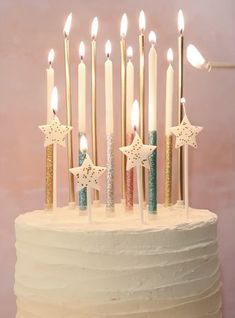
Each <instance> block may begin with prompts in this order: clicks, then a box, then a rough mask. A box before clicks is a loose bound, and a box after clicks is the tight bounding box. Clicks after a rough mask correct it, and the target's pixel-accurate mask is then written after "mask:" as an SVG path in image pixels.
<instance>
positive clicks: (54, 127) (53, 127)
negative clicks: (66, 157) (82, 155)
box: [39, 116, 72, 147]
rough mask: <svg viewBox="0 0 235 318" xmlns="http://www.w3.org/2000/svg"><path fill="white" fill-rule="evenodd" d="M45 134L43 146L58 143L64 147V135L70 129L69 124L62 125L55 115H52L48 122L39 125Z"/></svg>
mask: <svg viewBox="0 0 235 318" xmlns="http://www.w3.org/2000/svg"><path fill="white" fill-rule="evenodd" d="M39 129H41V131H42V132H43V133H44V135H45V142H44V147H47V146H49V145H52V144H58V145H61V146H63V147H65V137H66V135H67V134H68V133H69V131H70V130H71V129H72V127H70V126H66V125H62V124H61V123H60V121H59V118H58V117H57V116H54V118H53V120H52V121H51V122H50V124H47V125H42V126H39Z"/></svg>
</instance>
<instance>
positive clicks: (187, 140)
mask: <svg viewBox="0 0 235 318" xmlns="http://www.w3.org/2000/svg"><path fill="white" fill-rule="evenodd" d="M202 129H203V127H199V126H193V125H192V124H191V123H190V121H189V120H188V117H187V115H186V114H185V115H184V118H183V120H182V122H181V123H180V125H179V126H175V127H171V128H170V131H171V132H172V133H173V134H174V135H175V136H176V144H175V148H179V147H181V146H184V145H189V146H191V147H194V148H197V142H196V136H197V135H198V134H199V133H200V132H201V131H202Z"/></svg>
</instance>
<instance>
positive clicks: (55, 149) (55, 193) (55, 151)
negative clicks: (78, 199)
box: [50, 87, 58, 209]
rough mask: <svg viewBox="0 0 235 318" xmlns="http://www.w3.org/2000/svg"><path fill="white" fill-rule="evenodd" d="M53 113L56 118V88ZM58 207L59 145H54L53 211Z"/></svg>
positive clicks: (53, 96)
mask: <svg viewBox="0 0 235 318" xmlns="http://www.w3.org/2000/svg"><path fill="white" fill-rule="evenodd" d="M50 105H51V112H52V113H53V114H54V117H56V112H57V110H58V91H57V88H56V87H54V88H53V89H52V93H51V102H50ZM56 207H57V144H56V143H54V144H53V209H55V208H56Z"/></svg>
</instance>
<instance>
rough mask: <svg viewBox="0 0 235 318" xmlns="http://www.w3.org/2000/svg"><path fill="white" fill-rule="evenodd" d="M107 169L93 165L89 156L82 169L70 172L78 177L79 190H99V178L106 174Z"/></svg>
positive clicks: (77, 168)
mask: <svg viewBox="0 0 235 318" xmlns="http://www.w3.org/2000/svg"><path fill="white" fill-rule="evenodd" d="M105 170H106V168H104V167H98V166H95V165H94V164H93V162H92V161H91V158H90V157H89V155H88V154H86V157H85V159H84V161H83V163H82V165H81V166H80V167H76V168H72V169H69V171H70V172H71V173H72V174H73V175H74V176H75V177H76V180H77V190H78V191H80V190H82V189H83V188H87V187H89V188H94V189H97V190H99V182H98V179H99V177H100V176H101V175H102V174H103V173H104V172H105Z"/></svg>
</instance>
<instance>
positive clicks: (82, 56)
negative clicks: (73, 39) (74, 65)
mask: <svg viewBox="0 0 235 318" xmlns="http://www.w3.org/2000/svg"><path fill="white" fill-rule="evenodd" d="M79 55H80V58H81V59H84V56H85V44H84V42H83V41H81V43H80V45H79Z"/></svg>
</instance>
